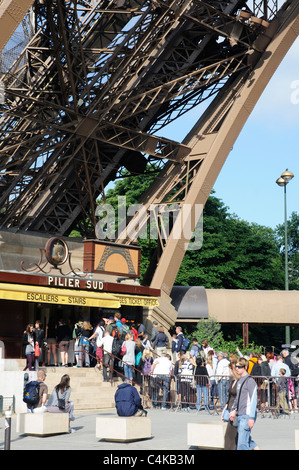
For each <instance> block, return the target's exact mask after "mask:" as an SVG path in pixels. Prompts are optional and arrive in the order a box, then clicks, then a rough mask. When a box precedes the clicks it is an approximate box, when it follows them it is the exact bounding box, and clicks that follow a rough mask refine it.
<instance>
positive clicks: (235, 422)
mask: <svg viewBox="0 0 299 470" xmlns="http://www.w3.org/2000/svg"><path fill="white" fill-rule="evenodd" d="M249 377H250V376H248V377H247V378H246V379H245V380H244V382H243V383H242V385H241V387H240V391H239V396H238V404H237V411H238V408H239V403H240V396H241V391H242V387H243V385H244V384H245V382H246V381H247V380H248V379H249ZM238 421H239V418H238V415H237V414H236V416H235V419H234V421H233V426H234V427H235V428H237V427H238Z"/></svg>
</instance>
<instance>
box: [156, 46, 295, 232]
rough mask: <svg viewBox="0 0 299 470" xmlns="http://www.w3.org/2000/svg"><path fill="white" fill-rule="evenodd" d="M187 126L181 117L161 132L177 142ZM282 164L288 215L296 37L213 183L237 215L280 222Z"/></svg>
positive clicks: (291, 195) (269, 224)
mask: <svg viewBox="0 0 299 470" xmlns="http://www.w3.org/2000/svg"><path fill="white" fill-rule="evenodd" d="M292 87H294V88H292ZM195 112H197V113H198V110H196V111H195ZM190 114H191V116H192V120H193V119H194V118H195V119H198V117H199V115H198V117H196V116H195V115H194V110H193V111H192V112H191V113H190ZM184 120H185V125H184ZM193 122H194V121H193ZM185 126H186V127H185ZM191 127H192V125H191V124H190V117H189V116H188V117H182V118H181V119H180V120H178V121H177V122H175V123H173V125H172V126H171V128H170V129H169V131H170V134H169V133H168V132H169V131H167V133H166V128H164V129H162V131H161V134H162V135H164V137H168V138H171V139H174V140H177V141H181V140H183V138H184V137H185V135H186V134H187V132H188V131H189V130H190V129H191ZM286 168H288V169H289V170H290V171H292V173H294V175H295V176H294V178H293V180H292V181H291V182H290V183H289V184H288V186H287V214H288V217H289V216H290V214H291V212H294V211H295V212H299V39H298V40H297V41H296V42H295V43H294V44H293V46H292V48H291V49H290V50H289V52H288V54H287V55H286V56H285V58H284V60H283V62H282V63H281V64H280V66H279V68H278V69H277V71H276V73H275V74H274V76H273V77H272V79H271V81H270V82H269V84H268V86H267V88H266V89H265V91H264V93H263V94H262V96H261V98H260V100H259V101H258V103H257V105H256V107H255V108H254V110H253V112H252V113H251V115H250V117H249V119H248V120H247V123H246V124H245V126H244V127H243V130H242V132H241V134H240V135H239V137H238V139H237V141H236V142H235V145H234V147H233V149H232V151H231V152H230V154H229V156H228V158H227V160H226V162H225V164H224V166H223V168H222V171H221V173H220V175H219V177H218V179H217V181H216V184H215V186H214V189H215V191H216V196H217V197H219V198H220V199H221V200H222V201H223V202H224V204H225V205H226V206H227V207H228V208H229V212H230V213H231V214H235V215H237V216H238V217H239V218H240V219H243V220H246V221H248V222H253V223H257V224H260V225H265V226H267V227H271V228H275V227H276V226H277V225H279V224H282V223H283V222H284V197H283V188H282V187H279V186H278V185H277V184H276V180H277V178H279V177H280V175H281V173H282V172H283V171H285V170H286Z"/></svg>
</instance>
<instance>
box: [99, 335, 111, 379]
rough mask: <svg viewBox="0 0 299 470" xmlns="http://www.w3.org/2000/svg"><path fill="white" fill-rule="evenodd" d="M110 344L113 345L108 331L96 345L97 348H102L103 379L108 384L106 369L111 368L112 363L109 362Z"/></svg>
mask: <svg viewBox="0 0 299 470" xmlns="http://www.w3.org/2000/svg"><path fill="white" fill-rule="evenodd" d="M112 343H113V336H111V335H110V333H109V331H107V330H106V331H105V333H104V336H103V338H102V339H101V340H100V341H99V342H98V343H97V346H98V347H99V348H101V347H102V346H103V377H104V382H109V379H108V376H107V369H108V367H110V368H111V367H112V366H113V361H112V360H111V352H112Z"/></svg>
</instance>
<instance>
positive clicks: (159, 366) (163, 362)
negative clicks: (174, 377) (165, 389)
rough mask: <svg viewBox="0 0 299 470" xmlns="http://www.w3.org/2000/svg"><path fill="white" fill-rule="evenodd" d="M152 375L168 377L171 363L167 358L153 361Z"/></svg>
mask: <svg viewBox="0 0 299 470" xmlns="http://www.w3.org/2000/svg"><path fill="white" fill-rule="evenodd" d="M154 365H155V368H154V370H153V375H170V372H171V371H172V363H171V361H170V360H169V359H168V358H167V357H159V359H156V360H155V361H154Z"/></svg>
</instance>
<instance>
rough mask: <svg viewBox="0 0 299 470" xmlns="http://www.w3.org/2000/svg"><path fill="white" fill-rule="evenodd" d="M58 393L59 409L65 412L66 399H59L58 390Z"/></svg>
mask: <svg viewBox="0 0 299 470" xmlns="http://www.w3.org/2000/svg"><path fill="white" fill-rule="evenodd" d="M56 393H57V401H58V408H59V409H60V410H65V399H64V398H59V396H58V392H57V390H56Z"/></svg>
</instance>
